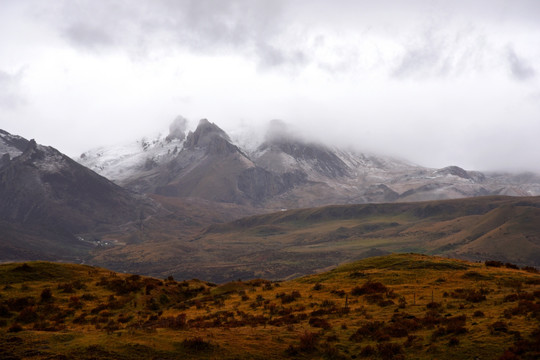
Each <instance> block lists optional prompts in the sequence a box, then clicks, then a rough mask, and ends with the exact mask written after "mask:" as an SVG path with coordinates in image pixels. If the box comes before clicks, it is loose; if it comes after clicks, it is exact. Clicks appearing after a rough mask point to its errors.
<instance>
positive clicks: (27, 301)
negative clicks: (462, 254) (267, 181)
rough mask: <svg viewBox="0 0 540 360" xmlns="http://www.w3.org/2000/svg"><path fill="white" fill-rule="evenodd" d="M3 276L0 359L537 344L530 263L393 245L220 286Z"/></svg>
mask: <svg viewBox="0 0 540 360" xmlns="http://www.w3.org/2000/svg"><path fill="white" fill-rule="evenodd" d="M526 270H527V271H526ZM0 286H1V288H0V289H1V290H0V294H1V297H0V354H1V357H2V358H3V359H19V358H32V359H53V358H54V359H72V358H77V359H149V358H159V359H177V358H186V359H211V358H220V359H287V358H300V359H355V358H358V359H359V358H375V359H409V358H410V359H432V358H437V359H455V358H456V354H459V357H460V358H463V359H474V358H480V359H497V358H500V359H516V358H521V359H537V358H538V356H539V355H540V348H539V346H540V337H539V336H540V327H539V320H540V274H538V273H537V271H536V270H535V269H533V268H526V269H523V270H518V269H517V267H516V266H515V265H512V264H506V265H503V264H502V263H499V262H494V261H492V262H487V263H486V264H483V263H471V262H465V261H457V260H449V259H443V258H437V257H428V256H423V255H412V254H402V255H390V256H383V257H374V258H369V259H365V260H362V261H358V262H354V263H350V264H346V265H343V266H340V267H338V268H336V269H334V270H332V271H329V272H325V273H322V274H318V275H312V276H308V277H303V278H299V279H295V280H291V281H286V282H270V281H266V280H250V281H244V282H242V281H235V282H231V283H227V284H223V285H220V286H216V285H213V284H210V283H207V282H204V281H199V280H190V281H181V282H177V281H174V280H173V279H172V278H171V277H169V278H168V279H166V280H158V279H155V278H147V277H141V276H138V275H127V274H118V273H114V272H110V271H108V270H105V269H99V268H94V267H90V266H80V265H68V264H54V263H45V262H32V263H26V264H6V265H1V266H0ZM518 356H519V357H518Z"/></svg>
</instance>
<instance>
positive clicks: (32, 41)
mask: <svg viewBox="0 0 540 360" xmlns="http://www.w3.org/2000/svg"><path fill="white" fill-rule="evenodd" d="M539 19H540V1H536V0H508V1H507V0H476V1H475V0H463V1H436V0H433V1H428V0H409V1H401V0H395V1H390V0H388V1H385V0H378V1H361V0H357V1H352V0H351V1H345V0H342V1H339V0H333V1H322V0H287V1H280V0H268V1H256V0H236V1H234V0H231V1H226V0H215V1H208V0H193V1H188V0H184V1H182V0H147V1H145V0H130V1H128V0H100V1H97V0H78V1H72V0H47V1H41V0H34V1H33V0H0V128H2V129H4V130H7V131H9V132H11V133H15V134H19V135H22V136H24V137H26V138H35V139H36V140H37V141H38V142H39V143H42V144H46V145H52V146H54V147H56V148H58V149H59V150H61V151H63V152H65V153H67V154H68V155H71V156H77V155H79V154H80V153H81V152H83V151H85V150H87V149H89V148H92V147H96V146H99V145H105V144H111V143H114V142H124V141H127V140H130V139H135V138H140V137H142V136H144V135H145V134H150V133H155V132H157V131H160V130H163V131H165V130H166V129H167V128H168V124H169V123H170V122H171V121H172V120H173V119H174V118H175V117H176V116H177V115H182V116H184V117H186V118H187V119H188V120H190V121H191V122H192V124H195V123H196V122H197V121H198V120H199V119H200V118H208V119H209V120H210V121H212V122H215V123H217V124H218V125H220V126H221V127H222V128H224V129H225V130H227V131H237V130H238V128H239V127H244V128H248V127H258V126H263V124H266V123H267V122H268V121H269V120H272V119H281V120H283V121H285V122H286V123H288V124H291V125H292V126H293V127H294V128H296V129H297V130H298V131H302V132H303V133H305V135H306V136H309V137H313V138H316V139H321V140H323V141H327V142H330V143H334V144H342V145H352V146H355V147H357V148H358V149H360V150H364V151H372V152H381V153H384V154H390V155H392V154H393V155H397V156H400V157H402V158H406V159H408V160H410V161H413V162H416V163H419V164H421V165H424V166H430V167H443V166H447V165H458V166H462V167H464V168H467V169H479V170H493V169H509V170H533V171H536V172H540V143H539V141H538V138H539V136H540V21H539Z"/></svg>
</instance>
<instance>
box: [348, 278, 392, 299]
mask: <svg viewBox="0 0 540 360" xmlns="http://www.w3.org/2000/svg"><path fill="white" fill-rule="evenodd" d="M387 290H388V288H387V287H386V286H384V285H383V284H382V283H380V282H374V281H368V282H366V283H365V284H364V285H362V286H361V287H358V286H356V287H355V288H353V289H352V290H351V295H355V296H360V295H365V294H380V293H385V292H386V291H387Z"/></svg>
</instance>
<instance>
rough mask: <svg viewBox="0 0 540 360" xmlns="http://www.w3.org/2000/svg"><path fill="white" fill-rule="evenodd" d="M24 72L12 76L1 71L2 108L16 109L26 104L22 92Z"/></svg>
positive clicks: (0, 101)
mask: <svg viewBox="0 0 540 360" xmlns="http://www.w3.org/2000/svg"><path fill="white" fill-rule="evenodd" d="M22 78H23V71H22V70H20V71H18V72H17V73H15V74H11V73H8V72H5V71H2V70H0V107H3V108H5V109H11V110H13V109H16V108H18V107H20V106H22V105H24V103H25V99H24V96H23V95H22V91H21V81H22Z"/></svg>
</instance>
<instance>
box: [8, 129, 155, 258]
mask: <svg viewBox="0 0 540 360" xmlns="http://www.w3.org/2000/svg"><path fill="white" fill-rule="evenodd" d="M0 149H2V151H4V154H0V156H1V157H2V159H3V161H2V164H1V166H0V199H2V201H1V202H0V224H1V228H2V231H1V232H0V239H1V240H2V242H1V246H0V253H1V254H2V257H3V258H20V259H31V258H41V259H44V258H45V259H48V258H51V257H52V258H53V259H57V258H62V257H63V256H67V257H68V258H70V259H72V258H73V255H74V254H77V253H84V252H85V251H86V250H87V249H89V248H92V247H93V246H95V245H96V243H95V240H96V239H99V237H98V236H95V235H97V234H99V233H100V232H108V231H113V230H117V229H118V228H119V227H121V226H124V227H126V226H127V227H136V226H138V225H137V223H138V222H140V221H142V219H144V217H145V216H148V215H150V214H152V213H153V212H154V211H155V205H153V204H152V203H151V202H150V201H149V200H147V199H143V198H141V197H140V196H139V195H136V194H133V193H131V192H129V191H127V190H125V189H123V188H121V187H120V186H118V185H116V184H114V183H113V182H111V181H109V180H107V179H106V178H104V177H102V176H100V175H98V174H97V173H95V172H93V171H91V170H90V169H88V168H86V167H84V166H82V165H80V164H79V163H77V162H76V161H74V160H72V159H70V158H69V157H67V156H66V155H64V154H62V153H60V152H59V151H58V150H56V149H54V148H52V147H49V146H43V145H39V144H37V143H36V142H35V141H34V140H26V139H24V138H22V137H19V136H14V135H11V134H9V133H7V132H5V131H2V132H1V133H0ZM11 155H14V157H13V158H11Z"/></svg>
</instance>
